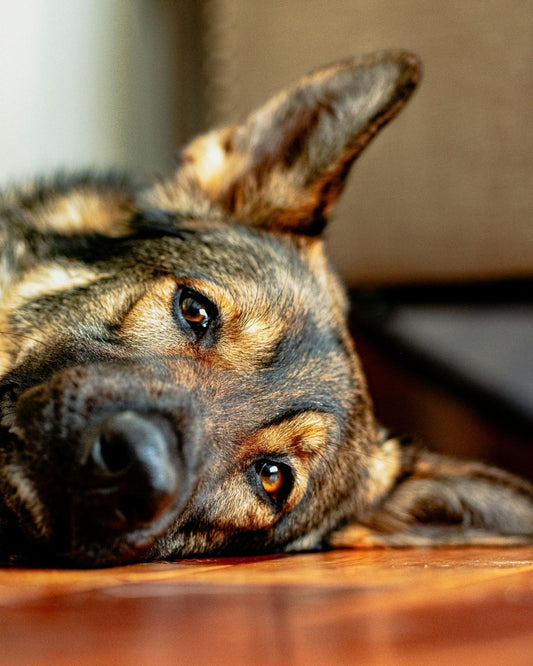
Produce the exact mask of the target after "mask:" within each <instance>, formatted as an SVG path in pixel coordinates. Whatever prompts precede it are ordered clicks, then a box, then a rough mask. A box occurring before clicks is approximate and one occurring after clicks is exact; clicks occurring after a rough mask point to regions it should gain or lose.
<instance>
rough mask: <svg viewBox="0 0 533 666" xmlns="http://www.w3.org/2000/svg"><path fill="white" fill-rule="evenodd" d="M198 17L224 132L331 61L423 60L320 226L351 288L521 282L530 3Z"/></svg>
mask: <svg viewBox="0 0 533 666" xmlns="http://www.w3.org/2000/svg"><path fill="white" fill-rule="evenodd" d="M208 5H211V10H212V11H214V12H215V14H216V22H215V24H214V26H213V32H214V38H215V43H214V44H213V47H214V49H215V56H214V61H215V62H214V67H215V74H216V72H217V71H218V75H219V77H220V81H219V84H220V85H219V86H218V88H217V93H218V94H219V95H220V96H219V97H218V109H219V118H220V119H221V120H232V119H234V118H235V116H238V117H242V116H243V115H244V114H245V113H246V112H247V111H248V110H249V109H251V108H252V107H253V106H254V105H256V104H259V103H261V101H262V100H263V99H264V98H265V97H266V96H268V95H269V94H270V93H271V92H273V91H275V90H276V89H277V88H279V87H282V86H284V85H285V84H286V83H288V82H289V81H291V80H292V79H294V78H297V77H298V76H300V75H301V74H302V73H304V72H306V71H307V70H309V69H311V68H313V67H315V66H317V65H319V64H322V63H326V62H328V61H331V60H335V59H337V58H341V57H344V56H347V55H350V54H357V53H361V52H366V51H371V50H374V49H382V48H387V47H403V48H407V49H411V50H414V51H416V52H418V53H419V54H420V55H421V57H422V59H423V61H424V64H425V76H424V80H423V83H422V87H421V88H420V91H419V93H418V94H417V96H416V97H415V98H414V99H413V101H412V102H411V103H410V105H409V106H408V107H407V109H406V110H405V111H404V113H403V114H402V115H401V117H399V118H398V119H397V120H396V121H395V122H394V123H393V124H392V125H391V126H390V127H388V128H387V129H386V130H385V132H384V133H383V135H382V136H381V137H379V138H378V139H377V140H376V142H375V143H374V144H373V145H372V146H371V147H370V148H369V150H368V153H366V154H365V155H364V156H363V157H362V158H361V160H360V161H359V162H358V163H356V165H355V167H354V170H353V172H352V177H351V182H350V184H349V187H348V190H347V192H346V195H345V198H344V201H343V202H342V204H341V206H339V209H338V215H337V219H336V221H335V223H334V225H331V228H330V245H331V249H332V251H333V253H334V256H335V259H336V262H337V264H338V265H339V266H340V268H341V269H342V272H343V273H344V274H345V275H346V276H347V277H348V278H349V279H350V280H351V281H353V282H356V281H371V282H373V281H377V282H382V281H387V280H411V279H426V280H427V279H443V278H446V279H448V278H464V277H472V278H473V277H498V276H499V277H503V276H516V275H529V276H531V275H532V273H533V215H532V213H533V187H532V186H533V2H531V1H530V0H447V1H446V2H441V1H440V0H327V1H322V0H321V1H318V0H290V1H289V0H287V1H281V0H267V1H265V0H212V2H210V3H208ZM217 67H218V70H217V69H216V68H217Z"/></svg>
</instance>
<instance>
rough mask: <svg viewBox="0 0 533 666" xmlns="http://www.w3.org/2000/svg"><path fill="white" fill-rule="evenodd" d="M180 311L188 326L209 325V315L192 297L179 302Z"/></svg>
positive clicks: (201, 304)
mask: <svg viewBox="0 0 533 666" xmlns="http://www.w3.org/2000/svg"><path fill="white" fill-rule="evenodd" d="M180 311H181V314H182V315H183V318H184V319H185V320H186V321H188V322H189V323H190V324H199V325H200V326H203V327H205V326H207V324H209V315H208V314H207V310H206V308H205V306H204V305H203V303H201V302H200V301H197V300H196V299H195V298H192V296H187V297H186V298H184V299H183V300H182V301H181V303H180Z"/></svg>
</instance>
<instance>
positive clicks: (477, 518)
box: [331, 438, 533, 547]
mask: <svg viewBox="0 0 533 666" xmlns="http://www.w3.org/2000/svg"><path fill="white" fill-rule="evenodd" d="M369 472H370V485H369V488H370V489H371V490H370V493H371V495H372V496H371V497H370V505H369V509H368V510H367V512H366V515H364V516H362V517H358V518H357V520H356V522H354V523H353V524H351V525H350V524H349V525H347V526H346V527H344V528H343V529H341V530H339V531H337V532H335V533H334V534H333V535H332V536H331V545H333V546H336V547H361V546H376V545H382V546H411V545H426V546H439V545H469V544H472V545H474V544H483V545H499V544H517V543H533V485H532V484H531V483H529V482H527V481H525V480H523V479H520V478H518V477H516V476H514V475H513V474H509V473H508V472H504V471H502V470H500V469H497V468H494V467H490V466H489V465H486V464H483V463H478V462H465V461H461V460H456V459H453V458H448V457H446V456H443V455H439V454H435V453H430V452H427V451H424V450H421V449H419V448H417V447H416V446H413V445H403V446H402V445H401V443H400V441H399V440H398V439H396V438H391V439H386V440H385V441H384V443H383V444H382V445H381V447H380V449H379V451H378V452H377V454H376V458H375V464H373V465H371V466H370V469H369Z"/></svg>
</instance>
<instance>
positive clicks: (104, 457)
mask: <svg viewBox="0 0 533 666" xmlns="http://www.w3.org/2000/svg"><path fill="white" fill-rule="evenodd" d="M132 458H133V455H132V450H131V443H130V442H128V440H127V439H126V438H125V437H123V436H121V435H120V433H110V432H105V430H104V431H103V432H101V433H99V434H98V435H97V436H96V438H95V440H94V443H93V448H92V459H93V462H94V463H95V464H96V466H97V467H98V469H99V470H100V471H101V472H104V473H107V474H111V475H116V474H120V473H121V472H125V471H126V470H127V469H128V468H129V466H130V465H131V463H132Z"/></svg>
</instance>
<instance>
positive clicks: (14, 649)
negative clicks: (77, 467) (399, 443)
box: [0, 547, 533, 666]
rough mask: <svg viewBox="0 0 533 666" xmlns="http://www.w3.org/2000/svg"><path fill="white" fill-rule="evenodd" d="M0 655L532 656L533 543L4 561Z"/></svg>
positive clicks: (28, 660)
mask: <svg viewBox="0 0 533 666" xmlns="http://www.w3.org/2000/svg"><path fill="white" fill-rule="evenodd" d="M0 663H1V664H10V665H13V664H32V665H33V664H35V665H43V666H47V665H49V664H54V665H58V666H63V665H66V664H69V665H70V664H76V665H80V666H84V665H86V664H105V665H108V664H155V665H156V666H162V665H164V664H254V665H255V664H263V663H268V664H279V665H284V664H306V665H309V664H371V665H376V666H377V665H379V666H388V665H389V664H390V665H392V664H394V665H400V666H401V665H404V664H409V665H410V666H411V665H413V664H431V665H432V666H439V665H440V664H443V665H444V664H446V665H448V664H450V665H451V664H453V665H454V666H455V665H457V664H470V663H476V664H483V665H484V666H487V665H491V664H497V665H498V666H502V665H505V666H507V665H509V664H526V665H527V664H533V547H520V548H485V549H483V548H468V549H438V550H431V549H405V550H392V551H385V550H370V551H347V550H345V551H334V552H329V553H313V554H305V555H287V556H266V557H257V558H243V559H240V558H235V559H208V560H183V561H178V562H173V563H154V564H141V565H135V566H129V567H120V568H115V569H103V570H94V571H79V570H63V571H59V570H27V569H18V568H4V569H1V570H0Z"/></svg>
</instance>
